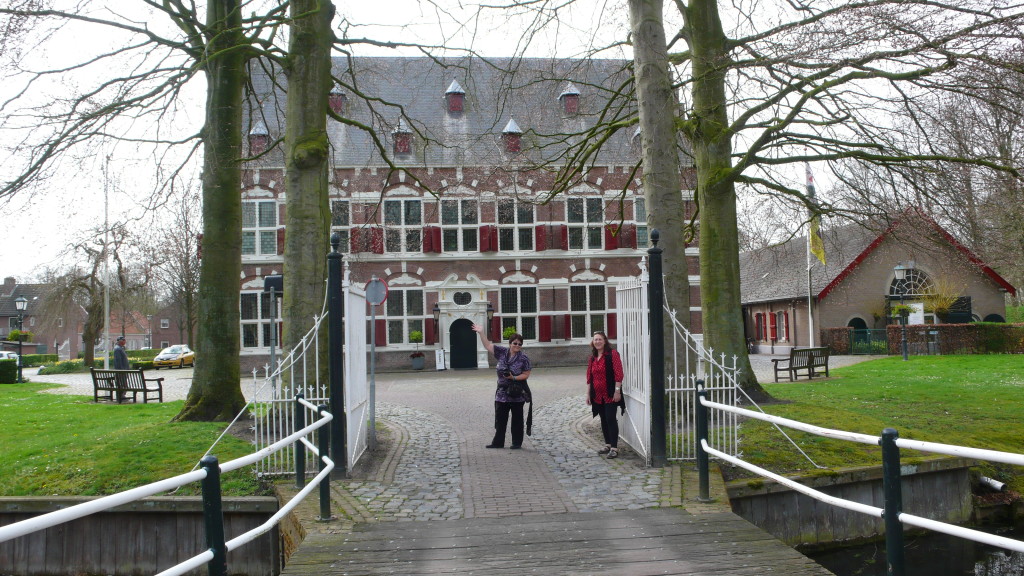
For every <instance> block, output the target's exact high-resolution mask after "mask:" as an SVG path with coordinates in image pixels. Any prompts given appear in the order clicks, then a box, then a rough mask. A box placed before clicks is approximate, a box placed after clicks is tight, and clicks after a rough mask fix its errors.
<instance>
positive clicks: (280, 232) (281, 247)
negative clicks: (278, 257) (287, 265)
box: [277, 228, 284, 254]
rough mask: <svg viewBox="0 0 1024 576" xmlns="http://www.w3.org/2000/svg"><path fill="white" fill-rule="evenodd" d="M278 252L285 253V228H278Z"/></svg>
mask: <svg viewBox="0 0 1024 576" xmlns="http://www.w3.org/2000/svg"><path fill="white" fill-rule="evenodd" d="M277 253H278V254H284V228H278V229H277Z"/></svg>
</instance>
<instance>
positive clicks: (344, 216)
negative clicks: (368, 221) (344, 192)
mask: <svg viewBox="0 0 1024 576" xmlns="http://www.w3.org/2000/svg"><path fill="white" fill-rule="evenodd" d="M351 225H352V218H351V210H350V207H349V202H348V200H334V201H332V202H331V232H337V233H338V235H339V237H340V239H341V242H340V244H339V246H338V250H339V251H341V252H348V251H349V233H350V230H351V228H350V226H351Z"/></svg>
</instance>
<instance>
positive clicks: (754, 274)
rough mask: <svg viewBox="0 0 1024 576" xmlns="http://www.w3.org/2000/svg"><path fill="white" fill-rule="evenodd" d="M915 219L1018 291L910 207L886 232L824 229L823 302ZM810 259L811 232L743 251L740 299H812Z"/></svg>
mask: <svg viewBox="0 0 1024 576" xmlns="http://www.w3.org/2000/svg"><path fill="white" fill-rule="evenodd" d="M911 218H913V219H920V221H922V222H924V223H926V225H928V226H930V227H931V228H933V229H934V230H935V231H936V232H938V233H939V235H940V237H941V238H943V239H944V240H945V241H946V242H948V243H949V245H950V246H952V247H953V248H954V249H956V250H957V251H958V252H960V253H961V254H963V255H964V257H965V258H966V259H967V260H968V261H969V262H971V263H972V264H973V265H975V266H976V267H977V268H978V270H979V272H981V273H982V274H984V275H986V276H988V277H989V278H990V279H991V280H992V281H993V282H995V283H996V284H997V285H999V286H1000V287H1002V288H1003V289H1005V290H1006V291H1007V292H1009V293H1010V294H1011V295H1012V294H1016V289H1015V288H1014V287H1013V285H1011V284H1010V283H1009V282H1007V281H1006V279H1004V278H1003V277H1002V276H1000V275H999V274H998V273H996V271H995V270H993V269H992V268H990V267H989V266H988V265H987V264H985V263H984V261H983V260H982V259H981V258H979V257H978V256H977V255H976V254H975V253H974V252H972V251H971V250H970V249H968V248H967V247H966V246H964V245H963V244H961V243H960V242H959V241H957V240H956V239H955V238H954V237H953V236H952V235H951V234H950V233H949V232H947V231H946V230H945V229H944V228H942V227H941V226H939V224H938V223H937V222H935V220H934V219H932V218H931V217H929V216H927V215H926V214H924V213H922V212H920V211H917V210H911V211H908V212H905V213H904V215H903V216H901V217H900V218H899V219H897V220H895V221H893V223H892V224H891V225H889V226H888V227H885V228H884V229H881V230H880V229H879V228H871V227H869V226H863V225H860V224H847V225H844V226H838V227H836V228H834V229H831V230H823V231H822V234H821V237H822V241H823V242H824V246H825V255H826V258H825V260H826V265H825V266H822V265H821V263H820V262H818V260H817V258H815V257H814V256H811V258H812V263H813V266H812V267H811V279H810V291H811V292H813V294H814V296H815V298H816V299H818V300H822V299H824V298H825V297H827V296H828V295H829V293H831V292H832V290H833V289H835V288H836V287H837V286H838V285H839V284H840V283H842V281H843V280H845V279H846V277H847V276H849V275H850V273H851V272H853V270H855V269H856V268H857V266H858V265H860V263H861V262H863V261H864V259H865V258H867V257H868V255H870V254H871V253H872V252H873V251H874V250H875V249H876V248H877V247H878V246H879V245H880V244H881V243H882V241H883V240H885V239H886V237H888V236H890V235H892V234H893V233H894V231H895V230H896V229H897V228H898V227H899V226H900V225H901V224H904V223H906V222H908V220H910V219H911ZM879 230H880V231H879ZM807 263H808V260H807V236H796V237H793V238H791V239H790V240H788V241H786V242H783V243H781V244H777V245H775V246H769V247H767V248H762V249H760V250H752V251H749V252H743V253H741V254H740V300H741V302H743V303H744V304H747V303H756V302H770V301H774V300H784V299H788V298H807V293H808V280H807Z"/></svg>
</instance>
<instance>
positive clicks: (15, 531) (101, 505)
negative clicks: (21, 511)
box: [0, 398, 334, 576]
mask: <svg viewBox="0 0 1024 576" xmlns="http://www.w3.org/2000/svg"><path fill="white" fill-rule="evenodd" d="M295 401H296V402H299V403H300V404H302V405H303V406H304V407H305V408H306V409H307V410H312V411H313V412H314V413H317V416H318V417H317V420H316V421H314V422H312V423H310V424H309V425H308V426H305V427H303V428H302V429H300V430H297V431H295V432H294V433H292V434H290V435H288V436H287V437H285V438H282V439H280V440H279V441H277V442H275V443H273V444H271V445H269V446H266V447H265V448H263V449H261V450H259V451H257V452H255V453H253V454H249V455H246V456H243V457H241V458H235V459H234V460H230V461H228V462H225V463H223V464H217V468H218V469H219V472H220V473H226V472H231V471H233V470H238V469H240V468H244V467H246V466H249V465H252V464H254V463H256V462H258V461H260V460H262V459H264V458H268V457H270V456H271V455H273V454H275V453H277V452H280V451H281V450H284V449H285V448H287V447H290V446H291V445H292V444H294V443H295V442H302V443H303V444H304V445H305V446H306V447H307V449H308V450H309V451H310V452H311V453H313V454H315V455H316V457H317V458H318V459H320V461H321V462H322V463H323V465H322V466H321V470H320V472H319V473H318V474H317V475H316V476H315V477H314V478H313V479H312V480H311V481H310V482H309V483H308V484H307V485H306V486H305V487H304V488H303V489H302V490H300V491H299V492H298V494H296V495H295V496H294V497H292V499H291V500H289V501H288V502H287V503H285V505H284V506H282V507H281V508H280V509H279V510H278V511H277V513H275V514H274V515H273V516H271V517H270V519H268V520H267V521H266V522H264V523H263V524H261V525H260V526H257V527H256V528H253V529H252V530H249V531H248V532H245V533H244V534H240V535H239V536H237V537H235V538H233V539H231V540H229V541H226V542H224V546H225V550H226V552H230V551H232V550H235V549H238V548H240V547H242V546H244V545H245V544H248V543H249V542H252V541H253V540H255V539H256V538H258V537H259V536H261V535H263V534H265V533H266V532H268V531H270V529H271V528H273V527H274V526H275V525H276V524H277V523H278V522H280V520H281V519H282V518H284V517H285V516H286V515H287V514H288V513H289V512H290V511H291V510H293V509H294V508H295V507H296V506H298V505H299V504H300V503H301V502H302V500H303V499H305V498H306V496H307V495H309V493H310V492H311V491H312V490H313V489H314V488H317V487H318V486H319V485H320V484H321V483H322V482H324V481H326V480H327V479H328V478H329V476H330V472H331V470H333V469H334V462H333V461H331V459H330V457H329V455H327V454H320V451H319V449H318V448H317V446H316V445H314V444H313V443H312V442H310V441H309V439H308V438H307V436H309V435H310V434H312V433H313V432H315V431H316V430H319V429H320V428H322V427H324V426H326V425H327V424H329V423H330V422H331V421H332V420H333V419H334V416H333V415H332V414H331V413H330V412H327V411H324V410H321V409H320V408H318V407H317V406H314V405H313V404H311V403H309V402H308V401H306V400H304V399H302V398H297V399H296V400H295ZM208 461H212V462H213V463H215V464H216V460H213V459H211V460H208ZM209 474H210V471H209V469H207V468H200V469H198V470H193V471H191V472H187V473H185V474H181V475H178V476H174V477H171V478H165V479H163V480H158V481H156V482H152V483H150V484H146V485H144V486H139V487H137V488H132V489H131V490H125V491H124V492H118V493H117V494H111V495H109V496H104V497H102V498H97V499H96V500H91V501H89V502H83V503H82V504H78V505H75V506H71V507H69V508H64V509H62V510H56V511H54V512H49V513H47V514H42V515H40V516H36V517H34V518H29V519H27V520H22V521H21V522H16V523H14V524H8V525H6V526H0V542H6V541H8V540H13V539H14V538H19V537H21V536H25V535H28V534H32V533H34V532H38V531H40V530H46V529H47V528H52V527H53V526H57V525H60V524H64V523H67V522H71V521H72V520H77V519H79V518H84V517H86V516H89V515H92V514H96V513H98V512H103V511H105V510H109V509H111V508H114V507H116V506H121V505H124V504H129V503H131V502H135V501H137V500H140V499H142V498H146V497H148V496H153V495H156V494H159V493H162V492H168V491H171V490H175V489H177V488H179V487H181V486H184V485H186V484H191V483H193V482H198V481H202V480H205V479H206V478H207V477H208V476H209ZM218 490H219V486H218ZM204 496H205V495H204ZM208 513H211V511H210V510H206V507H205V506H204V514H208ZM215 513H216V514H219V513H220V510H219V509H218V510H216V511H215ZM214 556H215V554H214V551H213V550H212V549H208V550H205V551H203V552H201V553H199V554H197V555H196V556H193V557H192V558H190V559H188V560H185V561H184V562H181V563H179V564H177V565H175V566H172V567H170V568H168V569H167V570H164V571H163V572H160V573H159V576H172V575H177V574H185V573H187V572H189V571H191V570H194V569H196V568H199V567H201V566H203V565H204V564H206V563H208V562H210V561H211V560H213V559H214ZM211 573H213V572H211Z"/></svg>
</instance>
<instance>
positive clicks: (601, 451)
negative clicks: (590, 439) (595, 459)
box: [597, 444, 612, 454]
mask: <svg viewBox="0 0 1024 576" xmlns="http://www.w3.org/2000/svg"><path fill="white" fill-rule="evenodd" d="M611 449H612V447H611V445H610V444H605V446H604V448H601V449H600V450H598V451H597V453H598V454H607V453H608V451H609V450H611Z"/></svg>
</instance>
